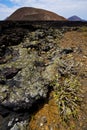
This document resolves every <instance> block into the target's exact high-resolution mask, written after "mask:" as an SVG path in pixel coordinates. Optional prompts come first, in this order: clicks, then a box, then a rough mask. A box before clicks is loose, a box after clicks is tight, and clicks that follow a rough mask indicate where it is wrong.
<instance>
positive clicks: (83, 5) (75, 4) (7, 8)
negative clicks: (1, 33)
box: [0, 0, 87, 20]
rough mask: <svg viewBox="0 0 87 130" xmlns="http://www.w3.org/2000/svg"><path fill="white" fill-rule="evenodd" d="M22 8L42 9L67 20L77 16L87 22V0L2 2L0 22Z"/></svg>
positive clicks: (0, 4) (20, 0)
mask: <svg viewBox="0 0 87 130" xmlns="http://www.w3.org/2000/svg"><path fill="white" fill-rule="evenodd" d="M20 7H35V8H42V9H46V10H49V11H52V12H55V13H57V14H58V15H61V16H64V17H65V18H69V17H71V16H73V15H77V16H79V17H81V18H82V19H85V20H87V0H0V20H4V19H6V18H7V17H8V16H9V15H11V14H12V13H13V12H14V11H15V10H17V9H18V8H20Z"/></svg>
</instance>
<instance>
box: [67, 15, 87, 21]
mask: <svg viewBox="0 0 87 130" xmlns="http://www.w3.org/2000/svg"><path fill="white" fill-rule="evenodd" d="M68 20H69V21H86V20H84V19H82V18H80V17H78V16H76V15H74V16H71V17H69V18H68Z"/></svg>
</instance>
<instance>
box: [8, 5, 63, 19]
mask: <svg viewBox="0 0 87 130" xmlns="http://www.w3.org/2000/svg"><path fill="white" fill-rule="evenodd" d="M7 20H29V21H33V20H39V21H40V20H43V21H44V20H54V21H55V20H66V19H65V18H64V17H62V16H60V15H57V14H56V13H53V12H50V11H47V10H43V9H38V8H31V7H23V8H20V9H18V10H16V11H15V12H14V13H13V14H12V15H11V16H9V17H8V18H7Z"/></svg>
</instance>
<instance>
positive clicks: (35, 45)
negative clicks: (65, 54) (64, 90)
mask: <svg viewBox="0 0 87 130" xmlns="http://www.w3.org/2000/svg"><path fill="white" fill-rule="evenodd" d="M18 30H19V32H20V30H21V29H17V31H16V34H14V35H12V34H11V36H12V39H14V38H15V37H16V35H18V36H19V37H18V36H17V37H18V40H17V41H15V42H14V43H13V42H12V39H11V41H10V42H9V38H8V40H7V39H6V38H7V37H5V39H6V45H5V52H4V54H3V55H2V56H1V55H0V56H1V62H0V63H1V64H0V104H1V105H2V106H4V107H7V108H10V109H12V110H14V111H18V110H20V109H29V108H30V107H31V106H32V105H33V103H35V102H36V101H37V100H39V99H41V98H46V96H47V92H48V87H49V86H50V83H51V82H52V81H53V80H54V79H55V76H56V74H57V71H56V70H57V65H58V55H59V51H60V48H59V47H58V43H59V41H58V39H59V38H60V37H61V32H60V31H59V30H58V29H52V28H49V29H48V30H46V29H37V30H36V31H30V30H29V31H28V30H27V34H25V35H24V39H22V41H20V36H21V35H23V34H24V31H23V32H22V33H21V32H20V33H19V34H18ZM21 31H22V30H21ZM7 32H8V31H7ZM1 42H2V43H4V42H5V40H4V39H3V38H2V41H1ZM3 59H4V60H3Z"/></svg>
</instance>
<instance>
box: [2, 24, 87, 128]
mask: <svg viewBox="0 0 87 130" xmlns="http://www.w3.org/2000/svg"><path fill="white" fill-rule="evenodd" d="M86 93H87V27H86V26H81V27H76V28H75V27H63V28H62V27H61V28H54V27H49V28H46V27H45V28H44V27H41V26H36V27H35V26H34V27H33V28H21V27H14V28H10V29H9V28H7V29H5V30H4V31H3V32H2V33H1V34H0V130H86V129H87V101H86V99H87V94H86Z"/></svg>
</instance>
